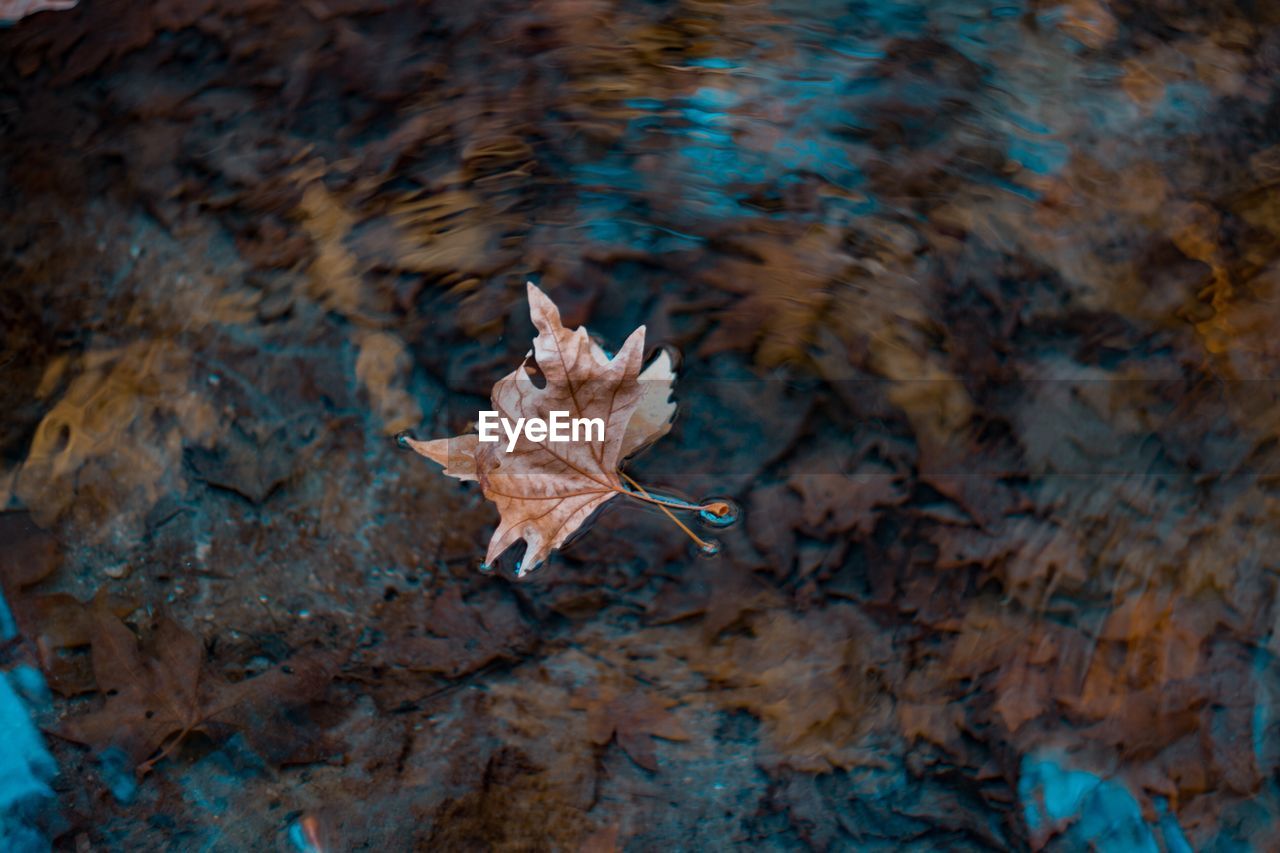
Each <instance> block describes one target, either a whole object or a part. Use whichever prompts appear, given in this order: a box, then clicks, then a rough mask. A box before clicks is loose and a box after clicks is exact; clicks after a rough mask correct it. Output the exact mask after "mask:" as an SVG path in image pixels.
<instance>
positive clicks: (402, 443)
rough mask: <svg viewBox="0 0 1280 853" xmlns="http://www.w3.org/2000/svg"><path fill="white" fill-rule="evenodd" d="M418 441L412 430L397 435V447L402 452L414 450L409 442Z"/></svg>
mask: <svg viewBox="0 0 1280 853" xmlns="http://www.w3.org/2000/svg"><path fill="white" fill-rule="evenodd" d="M417 440H418V439H417V438H416V437H415V436H414V434H413V431H412V430H407V429H402V430H400V432H398V433H396V447H399V448H400V449H401V450H413V446H412V445H411V444H409V442H411V441H417Z"/></svg>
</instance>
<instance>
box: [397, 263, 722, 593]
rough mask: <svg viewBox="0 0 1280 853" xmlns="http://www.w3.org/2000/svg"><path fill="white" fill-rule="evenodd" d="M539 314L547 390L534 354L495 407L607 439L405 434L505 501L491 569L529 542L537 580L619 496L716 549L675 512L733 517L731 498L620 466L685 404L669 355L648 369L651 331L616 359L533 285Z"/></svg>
mask: <svg viewBox="0 0 1280 853" xmlns="http://www.w3.org/2000/svg"><path fill="white" fill-rule="evenodd" d="M528 292H529V313H530V317H531V318H532V320H533V324H534V327H535V328H537V330H538V334H537V336H536V337H535V338H534V339H533V350H532V351H531V352H530V356H532V357H533V359H534V360H535V361H536V364H537V367H538V368H539V369H540V370H541V372H542V375H543V377H544V378H545V380H546V384H545V385H544V386H543V387H538V386H537V384H535V382H534V380H533V378H532V377H531V376H530V371H529V367H530V364H529V356H526V358H525V361H524V362H523V363H522V364H521V365H520V367H518V368H517V369H516V370H514V371H512V372H511V373H509V374H507V375H506V376H504V377H502V378H501V379H499V380H498V381H497V382H496V383H495V384H494V386H493V394H492V401H493V406H494V409H495V410H496V411H497V412H498V413H499V414H500V415H501V416H502V417H504V418H505V417H509V416H510V417H511V419H512V420H514V419H515V417H517V416H518V417H520V418H541V419H543V420H546V419H548V418H549V416H550V414H551V413H552V412H564V411H567V412H569V415H570V417H574V418H577V417H590V416H594V417H599V418H601V419H603V421H604V424H605V426H604V430H603V435H602V436H600V437H599V438H598V439H590V438H589V435H588V436H583V437H582V438H580V439H579V440H577V441H569V442H563V443H560V444H558V445H556V446H554V447H553V446H552V445H551V443H550V440H549V439H544V440H542V441H534V440H531V439H530V438H529V437H528V436H527V435H522V436H521V437H520V439H519V440H518V442H517V443H516V444H515V446H514V448H513V449H512V450H511V451H510V452H507V451H506V450H505V449H504V448H503V447H501V446H500V445H499V444H497V443H482V442H481V441H480V439H479V436H478V435H477V434H475V433H467V434H465V435H459V436H455V437H453V438H437V439H432V440H430V441H421V440H418V439H416V438H413V437H412V436H409V435H402V436H401V437H400V440H401V442H402V443H403V444H404V445H406V446H408V447H410V448H412V449H413V450H415V451H417V452H418V453H420V454H422V455H423V456H425V457H427V458H428V459H431V460H433V461H435V462H439V463H440V464H441V465H443V466H445V468H444V473H446V474H448V475H449V476H450V477H456V478H457V479H459V480H464V481H465V480H476V481H479V483H480V487H481V489H483V491H484V494H485V497H487V498H489V500H491V501H493V502H494V504H496V505H497V507H498V511H499V512H500V513H501V516H502V520H501V521H500V523H499V524H498V529H497V530H496V531H494V534H493V538H492V539H491V540H490V542H489V551H488V553H487V554H486V555H485V562H484V564H485V566H486V567H489V566H492V565H493V563H494V561H495V560H497V559H498V558H499V557H500V556H501V555H502V554H503V552H505V551H506V550H507V549H508V548H510V547H511V546H512V545H514V544H515V543H516V542H518V541H520V540H521V539H523V540H524V542H525V546H526V550H525V553H524V557H523V558H522V559H521V561H520V563H519V565H518V566H517V568H516V574H517V575H518V576H523V575H527V574H528V573H529V572H531V571H533V570H534V569H536V568H537V567H538V566H539V565H541V564H542V562H543V561H544V560H546V558H547V556H548V555H550V553H551V552H552V551H553V550H555V549H556V548H559V547H560V546H561V545H563V544H564V543H565V541H566V540H568V538H569V537H570V536H572V535H573V534H574V532H575V531H577V530H578V528H580V527H581V526H582V525H583V524H584V523H585V522H586V521H587V520H588V519H589V518H590V517H591V515H592V513H594V512H595V511H596V510H597V509H599V508H600V507H601V506H603V505H604V504H605V503H607V502H608V501H609V500H611V499H612V498H614V497H615V496H617V495H628V496H630V497H633V498H636V499H638V500H641V501H644V502H646V503H650V504H654V505H656V506H658V507H660V508H661V509H662V510H663V511H664V512H666V513H667V514H668V515H669V516H670V517H671V519H672V520H673V521H675V522H676V524H677V525H679V526H680V527H681V529H683V530H684V531H685V532H686V533H688V534H689V536H690V537H691V538H692V539H693V540H694V541H695V542H696V543H698V545H699V547H701V548H703V549H711V548H714V547H715V546H714V544H713V543H709V542H706V541H704V540H702V539H700V538H699V537H698V536H697V535H696V534H694V533H693V532H692V531H690V530H689V529H688V528H687V527H686V526H685V525H684V524H683V523H681V522H680V521H679V520H678V519H676V517H675V516H674V515H673V514H672V513H671V510H672V509H676V510H684V511H689V510H691V511H695V512H704V513H709V514H710V515H712V516H713V517H717V518H724V517H726V516H728V515H730V514H731V513H732V512H733V509H732V508H731V507H730V506H729V505H728V504H727V503H725V502H723V501H711V502H708V503H706V504H704V505H692V504H686V503H684V502H681V501H674V500H669V499H665V498H658V497H654V496H653V495H651V494H649V492H648V491H646V490H645V489H644V487H643V486H641V485H640V484H639V483H636V482H635V480H632V479H631V478H630V477H629V476H627V475H626V474H625V473H623V472H622V471H621V470H620V469H619V467H618V466H619V464H620V463H621V462H622V461H623V460H624V459H626V458H627V457H628V456H631V455H632V454H634V453H635V452H636V451H638V450H640V449H641V448H643V447H647V446H648V445H650V444H652V443H653V442H654V441H656V440H657V439H659V438H661V437H662V436H663V435H665V434H666V433H667V431H668V430H669V429H670V428H671V419H672V418H673V417H675V413H676V406H675V403H673V402H672V401H671V393H672V388H673V386H674V384H675V378H676V375H675V371H674V369H673V365H672V361H671V356H670V355H669V354H668V353H666V352H665V351H664V352H662V353H660V354H659V355H658V356H657V357H656V358H655V359H654V360H653V362H652V363H650V365H649V366H648V367H646V368H644V369H643V370H641V363H642V361H643V358H644V333H645V328H644V326H641V327H640V328H638V329H636V330H635V331H634V332H632V333H631V336H630V337H628V338H627V340H626V342H625V343H623V345H622V348H621V349H620V350H618V352H617V354H615V355H614V356H612V357H610V356H609V355H608V354H607V353H606V352H605V351H604V349H603V348H601V346H600V345H599V344H597V343H596V342H595V341H593V340H592V339H591V336H590V335H589V334H588V333H587V330H586V329H585V328H583V327H579V328H577V329H572V330H570V329H566V328H565V327H564V325H563V324H562V323H561V322H560V311H559V309H558V308H556V305H555V303H554V302H552V301H551V299H550V298H549V297H548V296H547V295H546V294H545V293H543V292H542V291H541V290H539V289H538V287H537V285H535V284H533V283H532V282H530V283H529V284H528Z"/></svg>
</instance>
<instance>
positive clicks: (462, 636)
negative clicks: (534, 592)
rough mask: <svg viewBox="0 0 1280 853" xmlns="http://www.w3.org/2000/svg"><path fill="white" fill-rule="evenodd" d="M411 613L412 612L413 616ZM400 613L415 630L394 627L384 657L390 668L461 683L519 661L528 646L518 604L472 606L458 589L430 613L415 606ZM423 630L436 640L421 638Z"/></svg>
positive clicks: (446, 594) (447, 592) (429, 609)
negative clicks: (470, 675)
mask: <svg viewBox="0 0 1280 853" xmlns="http://www.w3.org/2000/svg"><path fill="white" fill-rule="evenodd" d="M397 603H399V602H397ZM406 608H410V609H409V610H408V612H406ZM394 613H395V614H397V615H403V616H404V617H405V618H406V621H408V622H409V623H410V627H409V628H408V630H407V631H405V630H404V629H399V630H400V631H403V632H404V633H398V632H397V628H398V626H395V625H392V626H390V628H389V631H388V633H390V634H392V636H391V638H390V639H388V641H387V643H386V646H387V648H386V649H385V650H383V655H384V657H385V658H386V659H387V660H388V661H389V662H390V663H393V664H397V665H400V666H405V667H408V668H410V669H411V670H413V671H414V672H433V673H439V674H441V675H444V676H447V677H449V678H459V677H461V676H463V675H466V674H467V673H470V672H475V671H476V670H478V669H480V668H481V667H484V666H487V665H488V664H490V663H492V662H493V661H496V660H500V659H503V658H512V657H514V656H515V653H516V651H517V650H518V649H523V648H525V647H526V645H527V643H528V632H527V630H526V625H525V622H524V620H523V619H522V618H521V617H520V613H519V611H518V610H517V609H516V606H515V604H514V603H512V602H511V601H508V600H503V601H501V602H499V603H497V604H496V605H492V604H488V605H479V606H477V605H474V604H473V605H468V604H466V603H465V602H464V601H463V600H462V593H461V591H460V590H459V589H458V587H456V586H451V587H449V588H447V589H446V590H445V591H444V592H443V593H442V594H441V595H439V596H437V597H436V598H435V599H433V600H432V601H431V603H430V605H429V606H428V607H427V609H426V613H425V614H424V613H422V612H421V610H419V609H416V608H413V607H412V602H406V603H405V605H403V606H401V607H399V608H395V609H394ZM393 618H394V617H393ZM419 626H421V627H422V628H424V629H425V630H426V631H427V632H429V634H430V636H422V635H420V634H419V633H418V632H417V631H418V627H419Z"/></svg>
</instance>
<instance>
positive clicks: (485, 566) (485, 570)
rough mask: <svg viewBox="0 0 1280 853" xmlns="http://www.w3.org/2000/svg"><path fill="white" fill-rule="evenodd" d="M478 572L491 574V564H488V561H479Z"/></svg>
mask: <svg viewBox="0 0 1280 853" xmlns="http://www.w3.org/2000/svg"><path fill="white" fill-rule="evenodd" d="M480 574H482V575H491V574H493V566H491V565H490V564H488V563H481V564H480Z"/></svg>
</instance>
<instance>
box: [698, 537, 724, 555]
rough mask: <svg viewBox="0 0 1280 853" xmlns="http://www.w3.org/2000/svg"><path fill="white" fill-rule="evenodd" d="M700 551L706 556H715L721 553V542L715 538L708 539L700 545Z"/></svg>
mask: <svg viewBox="0 0 1280 853" xmlns="http://www.w3.org/2000/svg"><path fill="white" fill-rule="evenodd" d="M698 553H699V554H701V555H702V556H704V557H714V556H715V555H716V554H719V553H720V543H719V542H717V541H716V540H715V539H708V540H706V541H705V542H703V543H702V544H701V545H699V546H698Z"/></svg>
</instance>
